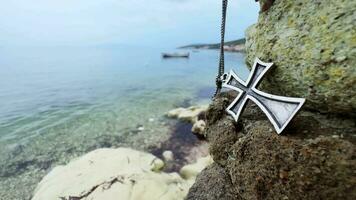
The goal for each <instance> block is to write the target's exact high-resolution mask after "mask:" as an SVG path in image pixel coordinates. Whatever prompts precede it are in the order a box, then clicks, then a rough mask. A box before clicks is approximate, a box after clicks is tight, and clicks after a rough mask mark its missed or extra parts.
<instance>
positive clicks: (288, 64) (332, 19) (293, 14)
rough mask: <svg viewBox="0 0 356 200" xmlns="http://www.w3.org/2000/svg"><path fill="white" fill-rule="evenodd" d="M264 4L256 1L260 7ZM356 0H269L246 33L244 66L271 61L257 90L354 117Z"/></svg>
mask: <svg viewBox="0 0 356 200" xmlns="http://www.w3.org/2000/svg"><path fill="white" fill-rule="evenodd" d="M266 2H267V1H263V2H261V4H263V3H266ZM355 8H356V1H353V0H335V1H309V0H275V1H274V2H273V5H271V7H269V9H268V12H261V13H260V15H259V19H258V23H257V24H255V25H253V26H251V27H250V28H249V29H248V30H247V31H246V56H247V57H246V62H247V64H248V65H249V66H252V64H253V61H254V59H255V57H259V58H260V59H261V60H263V61H265V62H273V63H275V69H274V70H273V71H272V72H271V76H269V77H266V78H265V79H264V80H263V83H262V84H263V85H262V88H263V90H264V91H269V92H271V93H273V94H280V95H283V96H295V97H304V98H306V99H307V104H306V107H308V108H310V109H313V110H318V111H320V112H325V113H340V114H343V115H345V114H347V115H352V116H355V115H356V114H355V110H356V68H355V65H356V29H355V19H356V12H355Z"/></svg>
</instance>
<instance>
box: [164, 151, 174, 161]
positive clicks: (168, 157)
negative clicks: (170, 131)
mask: <svg viewBox="0 0 356 200" xmlns="http://www.w3.org/2000/svg"><path fill="white" fill-rule="evenodd" d="M162 156H163V159H164V161H172V160H173V159H174V156H173V152H172V151H164V152H163V153H162Z"/></svg>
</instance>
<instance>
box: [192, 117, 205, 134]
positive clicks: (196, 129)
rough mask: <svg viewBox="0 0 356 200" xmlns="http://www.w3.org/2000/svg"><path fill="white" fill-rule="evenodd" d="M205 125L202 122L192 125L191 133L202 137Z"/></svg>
mask: <svg viewBox="0 0 356 200" xmlns="http://www.w3.org/2000/svg"><path fill="white" fill-rule="evenodd" d="M205 126H206V123H205V121H204V120H198V121H197V122H195V123H194V124H193V127H192V132H193V133H195V134H199V135H204V130H205Z"/></svg>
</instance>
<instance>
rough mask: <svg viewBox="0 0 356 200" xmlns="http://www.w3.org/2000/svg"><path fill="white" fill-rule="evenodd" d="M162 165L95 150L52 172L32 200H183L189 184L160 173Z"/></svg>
mask: <svg viewBox="0 0 356 200" xmlns="http://www.w3.org/2000/svg"><path fill="white" fill-rule="evenodd" d="M163 165H164V163H163V162H162V161H161V160H160V159H158V158H156V157H155V156H153V155H151V154H148V153H143V152H139V151H135V150H132V149H126V148H119V149H98V150H95V151H92V152H90V153H88V154H86V155H84V156H82V157H80V158H78V159H76V160H73V161H72V162H70V163H69V164H68V165H66V166H58V167H56V168H54V169H53V170H52V171H51V172H50V173H49V174H48V175H47V176H45V177H44V178H43V179H42V181H41V182H40V183H39V184H38V186H37V188H36V190H35V192H34V196H33V198H32V200H49V199H53V200H54V199H67V200H69V199H72V200H73V199H76V200H79V199H83V200H84V199H87V200H89V199H91V200H103V199H105V200H125V199H127V200H129V199H130V200H134V199H136V200H145V199H147V200H151V199H167V200H168V199H169V200H171V199H173V200H174V199H177V200H178V199H179V200H180V199H183V198H184V197H185V196H186V193H187V191H188V189H189V187H190V186H191V183H190V182H188V181H185V180H183V179H182V178H181V177H180V176H179V175H178V174H176V173H171V174H167V173H162V172H160V169H161V168H162V167H163Z"/></svg>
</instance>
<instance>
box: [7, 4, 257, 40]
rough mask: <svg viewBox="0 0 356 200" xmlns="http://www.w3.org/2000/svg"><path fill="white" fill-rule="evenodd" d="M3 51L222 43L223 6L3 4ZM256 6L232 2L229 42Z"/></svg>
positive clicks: (251, 17)
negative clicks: (31, 47) (29, 47)
mask: <svg viewBox="0 0 356 200" xmlns="http://www.w3.org/2000/svg"><path fill="white" fill-rule="evenodd" d="M0 3H1V7H0V46H11V45H111V44H128V45H149V46H152V45H155V46H179V45H185V44H190V43H200V42H218V41H219V32H220V30H219V28H220V27H219V26H220V20H221V19H220V18H221V16H220V15H221V0H0ZM258 10H259V8H258V4H257V3H255V2H254V1H253V0H230V3H229V10H228V25H227V39H237V38H241V37H243V35H244V30H245V28H246V27H247V26H248V25H250V24H252V23H254V22H255V21H256V20H257V15H258Z"/></svg>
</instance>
